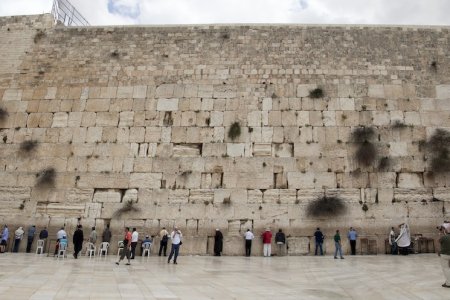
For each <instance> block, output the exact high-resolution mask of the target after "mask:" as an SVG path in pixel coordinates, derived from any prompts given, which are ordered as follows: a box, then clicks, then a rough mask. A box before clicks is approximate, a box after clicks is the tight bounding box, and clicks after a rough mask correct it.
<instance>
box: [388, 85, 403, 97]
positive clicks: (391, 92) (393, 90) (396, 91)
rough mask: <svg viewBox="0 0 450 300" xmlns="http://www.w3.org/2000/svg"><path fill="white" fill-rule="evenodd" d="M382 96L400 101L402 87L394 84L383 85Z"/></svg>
mask: <svg viewBox="0 0 450 300" xmlns="http://www.w3.org/2000/svg"><path fill="white" fill-rule="evenodd" d="M384 95H385V97H386V98H387V99H400V98H403V97H404V95H403V87H402V86H401V85H396V84H385V85H384Z"/></svg>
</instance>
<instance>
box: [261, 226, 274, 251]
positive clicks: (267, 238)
mask: <svg viewBox="0 0 450 300" xmlns="http://www.w3.org/2000/svg"><path fill="white" fill-rule="evenodd" d="M262 239H263V244H264V256H267V257H270V255H271V252H272V232H270V229H269V228H266V231H264V233H263V234H262Z"/></svg>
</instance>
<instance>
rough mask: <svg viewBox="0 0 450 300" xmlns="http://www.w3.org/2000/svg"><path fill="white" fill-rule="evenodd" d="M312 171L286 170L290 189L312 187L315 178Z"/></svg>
mask: <svg viewBox="0 0 450 300" xmlns="http://www.w3.org/2000/svg"><path fill="white" fill-rule="evenodd" d="M314 178H315V177H314V173H310V172H308V173H301V172H288V173H287V181H288V187H289V188H290V189H312V188H314V186H315V184H314V182H315V180H314Z"/></svg>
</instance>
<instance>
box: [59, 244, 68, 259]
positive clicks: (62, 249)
mask: <svg viewBox="0 0 450 300" xmlns="http://www.w3.org/2000/svg"><path fill="white" fill-rule="evenodd" d="M66 251H67V245H66V244H60V245H59V248H58V257H57V258H58V259H59V258H60V257H62V258H63V259H64V258H66V257H67V254H66Z"/></svg>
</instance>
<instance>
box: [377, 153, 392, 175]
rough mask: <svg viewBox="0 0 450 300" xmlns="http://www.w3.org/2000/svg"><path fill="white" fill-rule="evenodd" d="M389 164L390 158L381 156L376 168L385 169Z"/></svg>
mask: <svg viewBox="0 0 450 300" xmlns="http://www.w3.org/2000/svg"><path fill="white" fill-rule="evenodd" d="M390 166H391V160H390V158H389V157H387V156H385V157H382V158H381V159H380V162H379V163H378V169H379V170H380V171H386V170H388V169H389V167H390Z"/></svg>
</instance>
